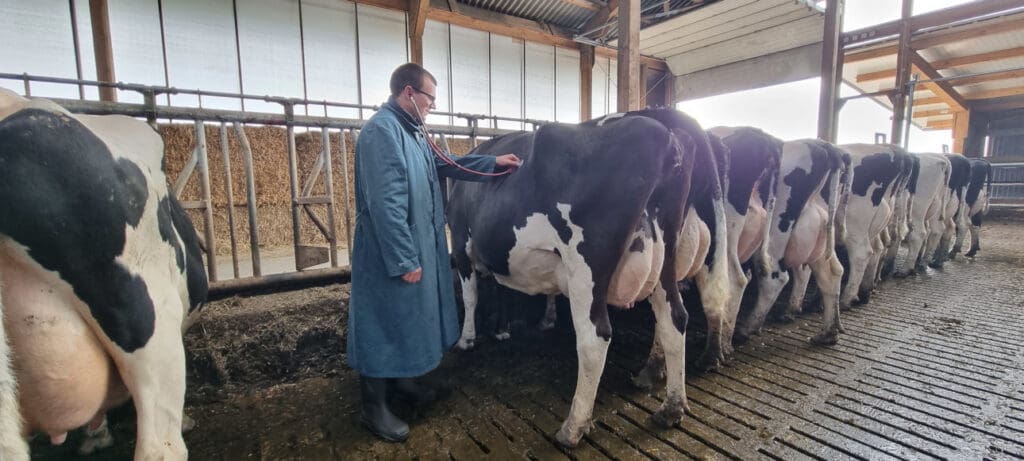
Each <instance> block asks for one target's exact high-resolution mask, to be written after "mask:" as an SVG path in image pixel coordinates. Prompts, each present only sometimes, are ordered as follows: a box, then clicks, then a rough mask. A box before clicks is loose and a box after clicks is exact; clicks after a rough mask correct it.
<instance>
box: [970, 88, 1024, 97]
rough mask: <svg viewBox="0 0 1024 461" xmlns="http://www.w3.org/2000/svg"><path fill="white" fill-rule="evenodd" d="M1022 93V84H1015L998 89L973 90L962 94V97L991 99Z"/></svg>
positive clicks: (1023, 90) (1023, 91)
mask: <svg viewBox="0 0 1024 461" xmlns="http://www.w3.org/2000/svg"><path fill="white" fill-rule="evenodd" d="M1022 94H1024V86H1015V87H1012V88H1000V89H998V90H985V91H975V92H973V93H967V94H964V98H966V99H967V100H968V101H974V100H978V99H991V98H1003V97H1006V96H1019V95H1022Z"/></svg>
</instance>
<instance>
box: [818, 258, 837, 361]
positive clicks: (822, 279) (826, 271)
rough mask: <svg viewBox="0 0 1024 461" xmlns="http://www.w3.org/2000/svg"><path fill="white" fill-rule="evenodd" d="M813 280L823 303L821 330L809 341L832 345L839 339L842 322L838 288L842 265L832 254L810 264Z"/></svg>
mask: <svg viewBox="0 0 1024 461" xmlns="http://www.w3.org/2000/svg"><path fill="white" fill-rule="evenodd" d="M811 271H812V272H813V273H814V281H815V282H816V283H817V284H818V290H819V291H820V292H821V301H822V304H823V308H824V309H823V312H822V322H821V332H820V333H818V334H817V335H815V336H814V337H812V338H811V342H813V343H815V344H821V345H832V344H835V343H837V342H838V341H839V333H841V332H842V331H843V324H842V323H841V322H840V321H839V290H840V286H841V284H842V280H843V265H842V264H840V263H839V259H838V258H836V256H835V255H834V254H831V255H829V257H828V258H821V259H819V260H818V261H815V262H814V263H812V264H811Z"/></svg>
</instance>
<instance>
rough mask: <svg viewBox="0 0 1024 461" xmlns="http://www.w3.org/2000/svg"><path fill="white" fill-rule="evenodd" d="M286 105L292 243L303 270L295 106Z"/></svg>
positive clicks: (296, 260)
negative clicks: (300, 252)
mask: <svg viewBox="0 0 1024 461" xmlns="http://www.w3.org/2000/svg"><path fill="white" fill-rule="evenodd" d="M282 104H283V105H284V119H285V127H286V128H287V130H288V182H289V183H290V184H291V190H292V243H293V244H294V248H295V270H302V268H301V267H299V244H300V243H301V242H302V238H301V235H299V230H300V226H299V207H300V206H301V205H299V172H298V161H297V160H296V158H295V106H294V105H292V104H291V103H290V102H286V103H282Z"/></svg>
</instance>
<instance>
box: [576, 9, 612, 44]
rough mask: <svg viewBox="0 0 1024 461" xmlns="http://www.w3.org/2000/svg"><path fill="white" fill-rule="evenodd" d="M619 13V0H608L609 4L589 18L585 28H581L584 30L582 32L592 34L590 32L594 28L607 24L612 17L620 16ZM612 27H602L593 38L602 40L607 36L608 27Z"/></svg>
mask: <svg viewBox="0 0 1024 461" xmlns="http://www.w3.org/2000/svg"><path fill="white" fill-rule="evenodd" d="M618 14H619V0H608V5H606V6H605V7H604V8H602V9H600V10H598V12H597V13H596V14H594V15H593V16H591V17H590V19H589V20H587V23H586V24H584V25H583V28H582V29H581V30H582V32H581V34H583V35H590V34H589V33H588V32H591V31H593V30H594V29H597V28H598V27H601V26H603V25H605V24H607V23H608V21H610V20H611V19H612V18H614V17H616V16H618ZM610 28H611V27H605V28H604V29H601V31H600V32H599V33H598V34H595V36H593V37H591V38H593V39H595V40H602V39H604V37H606V36H607V35H608V29H610Z"/></svg>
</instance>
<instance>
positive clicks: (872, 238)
mask: <svg viewBox="0 0 1024 461" xmlns="http://www.w3.org/2000/svg"><path fill="white" fill-rule="evenodd" d="M839 148H841V149H843V151H845V152H846V153H848V154H850V174H851V176H850V187H849V188H848V189H847V191H846V192H845V193H844V194H843V195H842V197H841V198H840V206H839V210H838V213H839V215H840V216H842V219H839V220H838V221H837V222H838V223H839V225H837V232H836V246H837V251H839V252H840V254H841V255H842V254H845V255H846V256H847V259H846V263H847V264H844V269H845V270H846V273H847V277H846V283H845V285H844V287H843V290H842V294H841V295H840V297H839V305H840V307H841V308H843V309H846V308H849V307H850V306H851V305H852V304H853V301H854V300H855V299H856V300H858V301H859V302H862V303H864V302H868V299H869V297H870V295H871V290H872V289H873V288H874V282H875V275H876V274H877V272H878V264H879V262H880V260H881V256H882V253H883V251H884V243H883V240H882V232H883V231H884V230H885V228H886V226H887V225H888V224H889V219H890V217H891V214H892V212H893V208H894V195H893V193H892V192H893V188H894V187H896V185H897V182H898V180H899V179H900V178H901V177H902V175H904V174H906V171H907V167H906V165H908V164H910V163H911V162H912V160H911V159H910V155H909V154H907V153H906V151H904V150H903V149H902V148H901V147H899V146H894V145H889V144H845V145H842V146H839ZM840 259H841V260H842V259H843V258H842V256H840Z"/></svg>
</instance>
